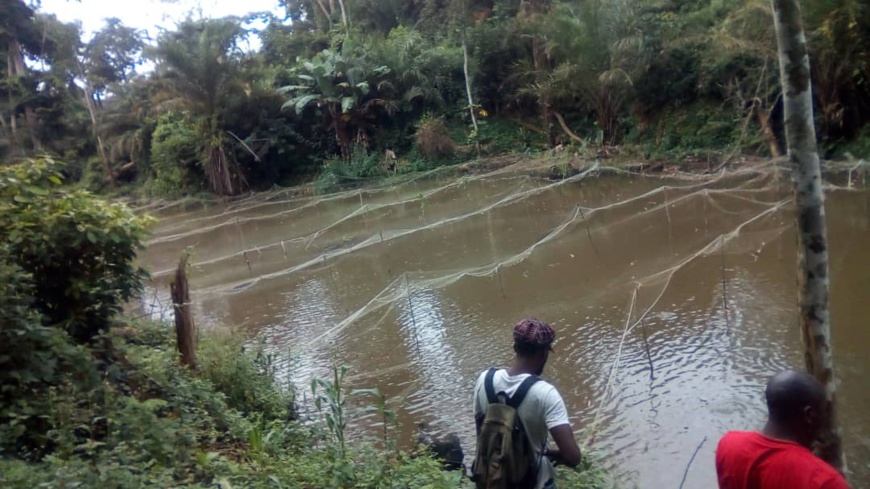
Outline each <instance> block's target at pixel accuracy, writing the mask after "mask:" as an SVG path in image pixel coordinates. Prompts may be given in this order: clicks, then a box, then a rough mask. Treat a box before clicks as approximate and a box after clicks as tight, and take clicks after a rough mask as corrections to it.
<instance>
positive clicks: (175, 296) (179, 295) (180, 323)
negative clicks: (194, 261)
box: [169, 250, 196, 369]
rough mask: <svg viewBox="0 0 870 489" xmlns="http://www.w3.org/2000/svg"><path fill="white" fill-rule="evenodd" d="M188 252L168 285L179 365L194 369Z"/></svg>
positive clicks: (182, 256)
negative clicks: (173, 316) (173, 312)
mask: <svg viewBox="0 0 870 489" xmlns="http://www.w3.org/2000/svg"><path fill="white" fill-rule="evenodd" d="M188 258H190V251H187V250H185V251H184V252H183V253H182V254H181V259H180V260H179V261H178V268H177V269H176V270H175V278H174V279H173V280H172V282H170V284H169V290H170V292H171V293H172V307H173V309H174V311H175V336H176V338H177V347H178V353H180V354H181V364H182V365H184V366H186V367H188V368H190V369H196V327H195V326H194V324H193V314H191V312H190V287H189V285H188V282H187V260H188Z"/></svg>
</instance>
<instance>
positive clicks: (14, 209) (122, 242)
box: [0, 158, 148, 343]
mask: <svg viewBox="0 0 870 489" xmlns="http://www.w3.org/2000/svg"><path fill="white" fill-rule="evenodd" d="M60 184H61V173H60V166H59V165H58V164H57V163H55V162H54V161H52V160H50V159H48V158H44V159H39V160H31V161H28V162H26V163H22V164H19V165H12V166H5V167H2V168H0V236H3V242H4V244H5V245H6V246H7V247H8V253H9V255H10V258H11V259H12V260H14V261H15V262H16V263H17V264H18V266H20V267H21V269H22V270H23V271H24V272H26V273H28V274H30V275H31V278H32V283H33V287H34V294H33V296H34V297H35V298H36V299H35V301H34V307H35V308H36V309H37V310H38V311H39V312H40V313H41V314H42V316H43V320H44V322H45V323H46V324H49V325H57V326H60V327H62V328H63V329H65V330H66V331H67V332H69V334H70V335H71V336H72V337H73V338H74V339H75V340H76V341H77V342H79V343H86V342H90V341H91V340H92V339H93V338H95V337H96V336H98V335H100V334H102V333H105V332H106V331H107V330H108V327H109V323H110V320H111V318H112V316H113V315H114V314H116V313H118V312H120V311H121V308H122V306H123V304H124V302H126V301H128V300H130V299H131V298H133V297H135V296H136V294H137V293H139V291H140V290H141V287H142V279H143V278H144V277H145V276H146V272H145V270H144V269H142V268H141V267H138V266H137V265H135V264H134V260H135V258H136V250H137V249H138V248H140V247H141V246H142V240H143V238H144V236H145V227H146V225H147V223H148V220H147V219H146V218H141V217H137V216H136V215H134V214H133V213H132V212H131V211H130V210H128V209H127V208H126V207H125V206H123V205H120V204H109V203H107V202H104V201H102V200H99V199H96V198H94V197H93V196H92V195H91V194H89V193H87V192H85V191H68V190H63V189H61V188H60Z"/></svg>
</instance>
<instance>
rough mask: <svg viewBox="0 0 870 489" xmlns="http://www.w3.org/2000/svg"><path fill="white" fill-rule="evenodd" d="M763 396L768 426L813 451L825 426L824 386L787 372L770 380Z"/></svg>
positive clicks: (790, 371) (810, 377) (800, 375)
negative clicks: (765, 400) (765, 402)
mask: <svg viewBox="0 0 870 489" xmlns="http://www.w3.org/2000/svg"><path fill="white" fill-rule="evenodd" d="M764 396H765V398H767V412H768V419H769V422H770V423H772V424H774V425H776V427H777V428H778V429H779V430H780V431H782V432H784V433H786V434H788V435H789V436H790V437H791V438H793V439H794V440H795V441H797V442H798V443H800V444H801V445H804V446H806V447H810V446H811V445H812V444H813V442H814V441H815V440H816V438H817V437H818V435H819V433H820V431H821V428H822V426H823V423H824V422H825V417H826V412H825V409H826V406H827V403H826V397H825V388H824V386H822V384H821V383H820V382H819V381H818V380H816V379H815V378H814V377H813V376H811V375H809V374H807V373H804V372H797V371H794V370H786V371H784V372H780V373H778V374H776V375H774V376H773V377H771V378H770V380H769V381H768V382H767V389H766V390H765V391H764Z"/></svg>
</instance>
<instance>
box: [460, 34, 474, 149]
mask: <svg viewBox="0 0 870 489" xmlns="http://www.w3.org/2000/svg"><path fill="white" fill-rule="evenodd" d="M462 59H463V64H462V71H463V73H465V93H466V94H467V95H468V113H469V114H471V124H472V126H474V132H475V134H477V133H478V130H477V115H476V114H475V113H474V97H473V96H472V94H471V75H470V74H469V73H468V46H467V45H466V43H465V34H463V35H462Z"/></svg>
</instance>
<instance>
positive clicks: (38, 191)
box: [24, 185, 49, 196]
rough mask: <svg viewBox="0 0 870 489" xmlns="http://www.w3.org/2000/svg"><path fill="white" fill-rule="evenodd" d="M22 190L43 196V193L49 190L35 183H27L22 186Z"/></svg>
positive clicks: (45, 193)
mask: <svg viewBox="0 0 870 489" xmlns="http://www.w3.org/2000/svg"><path fill="white" fill-rule="evenodd" d="M24 190H25V191H27V192H30V193H31V194H33V195H39V196H44V195H48V194H49V191H48V190H47V189H44V188H42V187H37V186H35V185H27V186H25V187H24Z"/></svg>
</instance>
